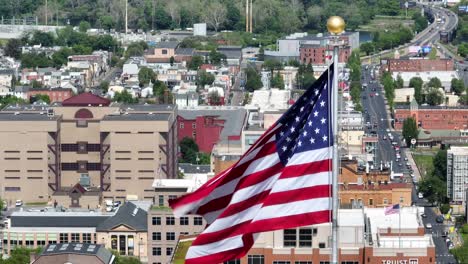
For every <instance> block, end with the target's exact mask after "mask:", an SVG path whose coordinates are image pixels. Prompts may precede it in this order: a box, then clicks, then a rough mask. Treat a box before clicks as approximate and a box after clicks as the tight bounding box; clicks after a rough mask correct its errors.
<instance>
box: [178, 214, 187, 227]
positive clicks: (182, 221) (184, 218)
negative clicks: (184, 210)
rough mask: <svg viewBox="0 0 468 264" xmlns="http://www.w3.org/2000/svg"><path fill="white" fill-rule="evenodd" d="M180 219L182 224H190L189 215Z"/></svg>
mask: <svg viewBox="0 0 468 264" xmlns="http://www.w3.org/2000/svg"><path fill="white" fill-rule="evenodd" d="M179 221H180V225H188V224H189V220H188V217H186V216H183V217H181V218H180V219H179Z"/></svg>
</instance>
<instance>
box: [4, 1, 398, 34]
mask: <svg viewBox="0 0 468 264" xmlns="http://www.w3.org/2000/svg"><path fill="white" fill-rule="evenodd" d="M46 11H47V14H48V24H56V23H58V24H61V25H66V24H67V23H70V25H73V26H78V25H79V24H80V22H81V21H87V22H88V23H90V25H91V26H93V27H96V28H104V29H116V30H119V31H121V30H123V29H124V27H125V1H112V0H56V1H49V3H48V6H47V10H46V6H45V3H44V2H43V1H34V0H22V1H19V0H0V15H2V16H4V17H8V18H11V17H17V18H19V17H22V16H37V17H38V19H39V21H40V22H41V23H45V18H46V17H45V13H46ZM401 12H402V11H401V10H400V7H399V1H398V0H254V1H253V24H254V27H253V28H254V31H255V32H256V33H262V32H281V33H290V32H294V31H297V30H303V31H315V32H323V31H324V30H326V28H325V27H326V20H327V18H328V17H330V16H332V15H336V14H340V15H341V16H342V17H343V18H344V19H345V21H346V22H347V28H348V29H352V30H353V29H356V28H357V27H358V26H359V25H362V24H366V23H368V22H369V21H370V20H371V19H372V18H373V17H374V16H375V15H377V14H380V15H390V16H395V15H399V14H400V13H401ZM245 13H246V12H245V1H244V0H128V26H129V28H131V29H142V30H145V31H148V30H161V29H175V28H187V27H192V26H193V24H194V23H201V22H206V23H207V24H208V25H209V27H210V28H211V29H213V30H216V31H217V30H243V29H245Z"/></svg>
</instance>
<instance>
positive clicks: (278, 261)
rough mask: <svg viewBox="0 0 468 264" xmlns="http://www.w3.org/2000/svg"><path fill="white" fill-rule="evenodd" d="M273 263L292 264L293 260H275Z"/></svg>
mask: <svg viewBox="0 0 468 264" xmlns="http://www.w3.org/2000/svg"><path fill="white" fill-rule="evenodd" d="M273 264H291V262H290V261H286V260H273Z"/></svg>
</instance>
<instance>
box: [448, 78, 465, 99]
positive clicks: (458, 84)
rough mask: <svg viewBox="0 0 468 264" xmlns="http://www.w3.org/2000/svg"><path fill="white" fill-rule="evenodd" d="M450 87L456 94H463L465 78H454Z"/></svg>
mask: <svg viewBox="0 0 468 264" xmlns="http://www.w3.org/2000/svg"><path fill="white" fill-rule="evenodd" d="M450 88H451V89H452V92H454V93H455V94H456V95H461V94H462V93H463V92H464V91H465V84H464V83H463V80H459V79H457V78H453V79H452V81H451V83H450Z"/></svg>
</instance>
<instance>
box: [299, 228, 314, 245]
mask: <svg viewBox="0 0 468 264" xmlns="http://www.w3.org/2000/svg"><path fill="white" fill-rule="evenodd" d="M299 247H312V229H310V228H304V229H299Z"/></svg>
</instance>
